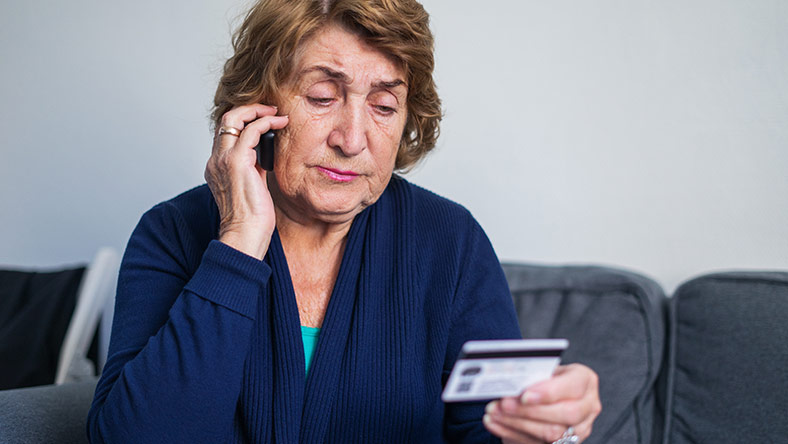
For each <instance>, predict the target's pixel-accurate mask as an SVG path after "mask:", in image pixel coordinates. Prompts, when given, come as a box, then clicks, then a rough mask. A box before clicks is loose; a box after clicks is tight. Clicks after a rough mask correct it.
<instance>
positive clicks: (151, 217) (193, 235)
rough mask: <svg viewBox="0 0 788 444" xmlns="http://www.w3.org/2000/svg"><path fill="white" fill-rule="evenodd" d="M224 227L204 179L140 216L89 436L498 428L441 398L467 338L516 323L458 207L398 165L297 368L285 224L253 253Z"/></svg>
mask: <svg viewBox="0 0 788 444" xmlns="http://www.w3.org/2000/svg"><path fill="white" fill-rule="evenodd" d="M218 226H219V218H218V211H217V208H216V204H215V203H214V200H213V197H212V195H211V192H210V190H209V189H208V187H207V186H205V185H203V186H201V187H198V188H195V189H193V190H191V191H188V192H186V193H184V194H182V195H180V196H178V197H176V198H175V199H173V200H170V201H168V202H164V203H161V204H159V205H157V206H156V207H154V208H153V209H151V210H150V211H148V212H147V213H146V214H145V215H144V216H143V217H142V219H141V221H140V223H139V225H138V226H137V228H136V229H135V230H134V233H133V234H132V236H131V239H130V240H129V244H128V247H127V249H126V253H125V255H124V258H123V263H122V265H121V271H120V277H119V281H118V292H117V300H116V308H115V319H114V324H113V326H112V339H111V343H110V349H109V358H108V361H107V364H106V367H105V368H104V372H103V374H102V375H101V379H100V381H99V383H98V386H97V387H96V394H95V398H94V400H93V405H92V407H91V409H90V413H89V417H88V435H89V437H90V440H91V442H94V443H98V442H111V443H116V442H141V443H142V442H144V443H153V442H168V443H174V442H184V443H199V442H206V443H207V442H210V443H219V442H261V443H264V442H278V443H295V442H303V443H318V442H336V443H353V442H359V443H362V442H363V443H369V442H375V443H388V442H391V443H404V442H418V443H431V442H474V443H476V442H497V440H495V439H494V438H493V437H492V436H491V435H490V434H489V433H487V431H486V430H485V429H484V427H483V425H482V423H481V418H482V415H483V409H484V404H479V403H476V404H444V403H442V402H441V399H440V393H441V389H442V386H443V384H444V383H445V382H446V378H447V377H448V373H449V371H450V370H451V367H452V365H453V363H454V361H455V359H456V357H457V355H458V353H459V350H460V347H461V346H462V344H463V343H464V342H465V341H467V340H469V339H482V338H514V337H519V335H520V331H519V328H518V325H517V320H516V316H515V313H514V307H513V304H512V300H511V297H510V294H509V290H508V287H507V284H506V280H505V278H504V275H503V272H502V271H501V268H500V265H499V263H498V259H497V258H496V256H495V253H494V252H493V249H492V246H491V245H490V242H489V240H488V239H487V237H486V236H485V234H484V232H483V231H482V229H481V228H480V227H479V225H478V224H477V223H476V221H475V220H474V219H473V217H472V216H471V215H470V213H469V212H468V211H467V210H465V209H464V208H462V207H460V206H459V205H457V204H455V203H452V202H450V201H448V200H446V199H443V198H441V197H438V196H436V195H434V194H432V193H430V192H428V191H426V190H423V189H421V188H419V187H417V186H414V185H412V184H410V183H408V182H406V181H405V180H403V179H401V178H398V177H396V176H395V177H394V178H393V179H392V180H391V182H390V183H389V185H388V187H387V188H386V191H385V192H384V193H383V195H382V196H381V197H380V199H379V200H378V202H376V203H375V204H374V205H372V206H370V207H369V208H367V209H365V210H364V211H363V212H361V213H360V214H359V215H358V216H357V217H356V218H355V220H354V221H353V224H352V226H351V228H350V232H349V234H348V240H347V246H346V248H345V252H344V256H343V258H342V265H341V267H340V271H339V275H338V277H337V281H336V284H335V286H334V290H333V293H332V295H331V299H330V302H329V305H328V308H327V311H326V315H325V319H324V321H323V326H322V329H321V332H320V338H319V341H318V345H317V349H316V351H315V355H314V361H313V362H312V366H311V367H310V370H309V374H308V376H306V377H305V375H304V351H303V345H302V343H301V330H300V328H299V327H300V322H299V316H298V308H297V305H296V301H295V296H294V292H293V287H292V282H291V281H290V274H289V271H288V268H287V261H286V260H285V256H284V252H283V250H282V245H281V241H280V240H279V236H278V234H277V233H276V232H274V236H273V238H272V241H271V245H270V247H269V250H268V253H267V255H266V257H265V259H264V260H263V261H259V260H257V259H255V258H252V257H249V256H246V255H244V254H242V253H240V252H238V251H236V250H234V249H232V248H230V247H228V246H226V245H224V244H222V243H220V242H218V241H216V240H214V239H216V237H217V233H218Z"/></svg>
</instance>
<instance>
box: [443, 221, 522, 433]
mask: <svg viewBox="0 0 788 444" xmlns="http://www.w3.org/2000/svg"><path fill="white" fill-rule="evenodd" d="M460 263H461V266H460V270H459V280H458V284H457V288H456V291H455V295H454V303H453V306H452V323H451V328H450V332H449V340H448V344H447V349H446V360H445V363H444V368H443V381H444V383H445V381H446V380H447V379H448V377H449V373H450V372H451V369H452V367H453V366H454V362H455V361H456V360H457V356H458V355H459V353H460V350H461V348H462V345H463V344H464V343H465V342H466V341H469V340H479V339H515V338H520V337H521V335H520V327H519V325H518V323H517V316H516V314H515V309H514V302H513V301H512V297H511V293H510V292H509V286H508V284H507V281H506V277H505V276H504V274H503V270H502V268H501V264H500V262H499V261H498V257H497V256H496V255H495V251H493V247H492V245H491V244H490V241H489V239H488V238H487V236H486V235H485V234H484V231H482V229H481V227H480V226H479V225H478V223H476V222H475V221H474V222H473V223H472V229H471V233H470V235H469V237H468V240H467V241H466V248H465V249H464V251H463V257H462V258H461V262H460ZM486 404H487V403H486V402H461V403H446V404H445V406H446V407H445V409H446V411H445V417H444V418H445V424H444V431H445V435H446V438H447V439H448V441H449V442H462V443H487V442H490V443H499V442H500V440H499V439H498V438H496V437H494V436H492V435H491V434H490V433H489V432H488V431H487V429H486V428H485V427H484V424H483V423H482V417H483V416H484V408H485V406H486Z"/></svg>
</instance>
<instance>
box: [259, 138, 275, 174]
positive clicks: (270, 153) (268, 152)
mask: <svg viewBox="0 0 788 444" xmlns="http://www.w3.org/2000/svg"><path fill="white" fill-rule="evenodd" d="M275 138H276V134H275V133H274V131H273V130H270V131H268V132H267V133H265V134H263V135H262V136H260V143H258V144H257V146H256V147H255V148H254V149H255V151H257V164H258V165H260V168H262V169H264V170H266V171H273V170H274V139H275Z"/></svg>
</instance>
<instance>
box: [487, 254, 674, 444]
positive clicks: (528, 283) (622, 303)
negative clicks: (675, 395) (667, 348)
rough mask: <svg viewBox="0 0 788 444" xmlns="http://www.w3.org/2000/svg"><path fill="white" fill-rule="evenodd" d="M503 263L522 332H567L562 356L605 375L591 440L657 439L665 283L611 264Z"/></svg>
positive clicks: (596, 443)
mask: <svg viewBox="0 0 788 444" xmlns="http://www.w3.org/2000/svg"><path fill="white" fill-rule="evenodd" d="M503 268H504V272H505V273H506V277H507V280H508V281H509V287H510V289H511V291H512V297H513V298H514V302H515V307H516V309H517V313H518V317H519V321H520V327H521V330H522V333H523V337H526V338H567V339H569V349H567V351H566V352H565V353H564V356H563V358H562V362H563V363H572V362H579V363H583V364H585V365H587V366H589V367H591V368H592V369H594V370H595V371H596V372H597V373H598V374H599V378H600V381H599V384H600V387H599V390H600V397H601V400H602V406H603V408H602V413H601V414H600V416H599V418H597V421H596V423H595V424H594V430H593V432H592V434H591V436H590V437H589V439H588V440H586V441H585V443H586V444H600V443H619V442H620V443H638V444H644V443H650V442H652V433H654V432H655V431H654V430H652V426H653V424H654V416H655V413H656V412H655V400H654V391H653V390H654V384H655V381H656V379H657V375H658V373H659V370H660V367H661V365H662V357H663V350H664V345H665V323H664V306H665V296H664V292H663V291H662V289H661V288H660V286H659V285H657V284H656V283H655V282H654V281H652V280H650V279H648V278H646V277H643V276H641V275H638V274H635V273H632V272H628V271H623V270H618V269H613V268H606V267H578V266H575V267H572V266H569V267H553V266H537V265H525V264H512V263H506V264H503ZM657 432H658V431H657Z"/></svg>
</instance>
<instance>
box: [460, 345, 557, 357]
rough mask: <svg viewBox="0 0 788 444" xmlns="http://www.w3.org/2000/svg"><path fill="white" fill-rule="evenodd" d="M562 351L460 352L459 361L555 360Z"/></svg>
mask: <svg viewBox="0 0 788 444" xmlns="http://www.w3.org/2000/svg"><path fill="white" fill-rule="evenodd" d="M563 351H564V349H562V348H556V349H546V350H507V351H486V352H470V353H468V352H462V353H460V356H459V359H495V358H557V357H560V356H561V353H562V352H563Z"/></svg>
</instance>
